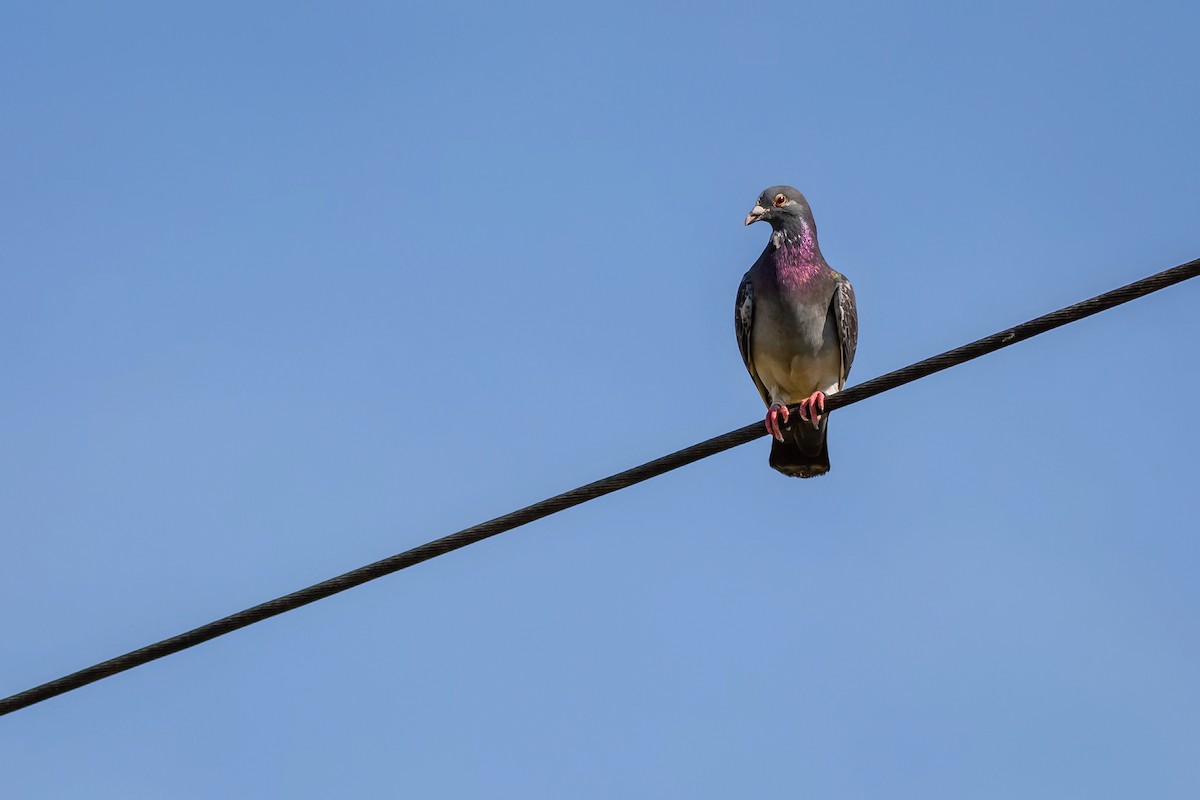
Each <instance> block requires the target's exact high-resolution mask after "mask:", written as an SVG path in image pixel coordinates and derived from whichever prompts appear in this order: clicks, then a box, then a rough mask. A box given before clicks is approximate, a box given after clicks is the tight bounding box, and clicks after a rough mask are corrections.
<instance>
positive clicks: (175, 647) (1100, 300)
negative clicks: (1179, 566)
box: [0, 259, 1200, 716]
mask: <svg viewBox="0 0 1200 800" xmlns="http://www.w3.org/2000/svg"><path fill="white" fill-rule="evenodd" d="M1197 275H1200V259H1196V260H1194V261H1189V262H1187V263H1186V264H1181V265H1179V266H1177V267H1173V268H1171V269H1168V270H1164V271H1163V272H1159V273H1156V274H1154V275H1151V276H1149V277H1147V278H1143V279H1142V280H1140V281H1136V282H1134V283H1131V284H1129V285H1127V286H1122V287H1121V288H1119V289H1114V290H1112V291H1110V292H1106V293H1104V294H1102V295H1098V296H1096V297H1093V298H1091V299H1090V300H1084V301H1083V302H1081V303H1076V304H1075V305H1072V306H1067V307H1066V308H1061V309H1059V310H1058V311H1053V312H1051V313H1049V314H1045V315H1044V316H1041V317H1038V318H1036V319H1032V320H1029V321H1028V322H1023V323H1021V324H1020V325H1017V326H1015V327H1012V328H1008V329H1006V330H1002V331H999V332H998V333H993V334H992V335H991V336H987V337H984V338H983V339H979V340H977V341H974V342H971V343H970V344H965V345H962V346H961V347H956V348H954V349H953V350H947V351H946V352H944V353H941V354H940V355H936V356H932V357H931V358H927V359H925V360H924V361H918V362H917V363H915V364H910V365H909V366H907V367H904V368H902V369H898V370H895V371H894V372H889V373H887V374H886V375H880V376H879V377H877V378H872V379H871V380H869V381H866V382H865V383H860V384H857V385H856V386H851V387H850V388H848V389H845V390H843V391H841V392H838V393H837V394H833V395H830V396H829V397H828V399H827V400H826V401H825V410H826V413H829V412H832V411H834V410H836V409H839V408H845V407H846V406H849V405H851V404H853V403H857V402H860V401H862V400H866V399H867V398H869V397H874V396H875V395H878V394H882V393H883V392H887V391H890V390H892V389H895V388H897V387H899V386H903V385H904V384H906V383H911V382H912V381H915V380H919V379H921V378H924V377H927V376H929V375H932V374H934V373H935V372H940V371H942V370H944V369H948V368H950V367H953V366H957V365H959V364H962V363H965V362H967V361H970V360H972V359H975V358H979V357H980V356H983V355H987V354H988V353H993V352H995V351H996V350H1000V349H1002V348H1004V347H1008V346H1010V345H1014V344H1016V343H1017V342H1022V341H1025V340H1026V339H1029V338H1032V337H1034V336H1037V335H1039V334H1042V333H1045V332H1046V331H1049V330H1053V329H1054V328H1058V327H1061V326H1063V325H1066V324H1068V323H1071V322H1075V321H1077V320H1081V319H1083V318H1084V317H1089V316H1091V315H1093V314H1098V313H1100V312H1101V311H1106V310H1108V309H1110V308H1113V307H1114V306H1119V305H1121V304H1122V303H1128V302H1129V301H1130V300H1135V299H1137V298H1139V297H1144V296H1145V295H1148V294H1150V293H1152V292H1157V291H1159V290H1160V289H1165V288H1167V287H1168V286H1173V285H1175V284H1177V283H1180V282H1182V281H1185V280H1188V279H1190V278H1194V277H1196V276H1197ZM797 408H798V407H793V408H792V410H793V411H795V410H797ZM765 435H766V429H765V427H764V426H763V423H762V421H761V420H759V421H755V422H753V423H751V424H750V425H746V426H745V427H742V428H738V429H737V430H733V431H730V432H728V433H725V434H722V435H721V436H715V437H713V438H711V439H708V440H706V441H703V442H700V443H698V444H694V445H692V446H691V447H685V448H684V449H682V450H678V451H676V452H674V453H671V454H669V455H665V456H662V457H661V458H656V459H654V460H653V461H648V462H646V463H645V464H642V465H640V466H637V467H634V468H633V469H628V470H625V471H624V472H618V473H616V474H615V475H610V476H608V477H607V478H602V479H600V480H598V481H594V482H592V483H589V484H587V485H585V486H580V487H578V488H576V489H572V490H571V491H569V492H563V493H562V494H558V495H555V496H554V497H551V498H548V499H546V500H542V501H540V502H538V503H534V504H533V505H530V506H526V507H525V508H522V509H519V510H517V511H513V512H511V513H508V514H505V515H503V516H500V517H496V518H495V519H491V520H488V521H487V522H482V523H480V524H478V525H473V526H471V527H469V528H464V529H463V530H461V531H458V532H457V533H452V534H450V535H449V536H443V537H442V538H440V539H435V540H433V541H431V542H426V543H425V544H423V545H420V546H418V547H414V548H412V549H411V550H405V551H404V552H403V553H398V554H396V555H394V556H391V557H389V558H385V559H382V560H380V561H376V562H374V563H373V564H368V565H366V566H364V567H359V568H358V569H355V570H351V571H350V572H347V573H345V574H343V575H338V576H337V577H335V578H330V579H329V580H325V581H322V582H320V583H317V584H313V585H312V586H308V587H306V588H304V589H300V590H299V591H296V592H292V593H291V594H288V595H284V596H283V597H277V598H275V599H274V600H268V601H267V602H265V603H261V604H259V605H256V606H253V607H252V608H247V609H245V610H242V611H239V612H237V613H236V614H231V615H229V616H227V617H223V618H221V619H218V620H215V621H213V622H209V623H207V624H205V625H201V626H200V627H198V628H193V629H192V630H190V631H187V632H185V633H181V634H179V635H177V636H172V637H170V638H169V639H163V640H162V641H160V642H155V643H154V644H151V645H147V646H146V647H142V648H140V649H138V650H133V651H131V652H129V653H125V654H124V655H120V656H117V657H116V658H111V659H109V660H108V661H102V662H100V663H99V664H94V665H93V666H90V667H87V668H86V669H82V670H79V671H78V672H74V673H71V674H70V675H65V676H63V677H61V678H58V679H56V680H53V681H50V682H48V683H43V684H42V685H40V686H35V687H34V688H32V689H27V690H26V691H23V692H20V693H18V694H14V695H12V696H10V697H6V698H4V699H3V700H0V716H3V715H4V714H9V713H12V712H13V711H17V710H19V709H22V708H26V707H28V706H31V705H33V704H35V703H40V702H42V701H43V700H48V699H50V698H52V697H56V696H58V695H60V694H65V693H66V692H69V691H72V690H73V689H78V688H80V687H81V686H86V685H87V684H89V683H94V682H96V681H98V680H102V679H104V678H108V677H111V676H113V675H116V674H117V673H120V672H124V671H126V670H129V669H133V668H134V667H138V666H141V665H142V664H146V663H148V662H150V661H154V660H155V659H159V658H162V657H163V656H168V655H171V654H173V653H178V652H179V651H181V650H186V649H187V648H189V647H194V646H196V645H198V644H201V643H202V642H207V641H208V640H210V639H215V638H217V637H218V636H224V635H225V634H227V633H231V632H233V631H236V630H238V629H240V628H245V627H246V626H248V625H253V624H254V623H256V622H262V621H263V620H265V619H269V618H271V617H274V616H277V615H279V614H283V613H285V612H287V611H293V610H295V609H297V608H300V607H301V606H304V605H308V604H309V603H313V602H316V601H317V600H321V599H323V598H326V597H329V596H330V595H334V594H337V593H339V592H344V591H346V590H347V589H351V588H353V587H355V586H358V585H360V584H363V583H366V582H367V581H373V580H375V579H376V578H382V577H383V576H385V575H390V574H392V573H393V572H398V571H399V570H402V569H407V568H408V567H411V566H414V565H416V564H420V563H421V562H423V561H428V560H429V559H431V558H436V557H438V556H440V555H445V554H446V553H449V552H451V551H453V550H458V549H459V548H462V547H466V546H467V545H470V544H475V543H476V542H479V541H482V540H484V539H487V538H489V537H492V536H495V535H496V534H499V533H504V532H505V531H509V530H512V529H513V528H517V527H519V526H521V525H525V524H527V523H530V522H533V521H534V520H538V519H542V518H543V517H548V516H550V515H551V514H557V513H558V512H559V511H563V510H565V509H568V508H571V507H572V506H577V505H580V504H581V503H586V502H588V501H589V500H595V499H596V498H598V497H603V496H604V495H606V494H610V493H611V492H615V491H618V490H619V489H625V488H627V487H629V486H633V485H634V484H636V483H641V482H642V481H646V480H649V479H650V478H654V477H656V476H658V475H662V474H663V473H666V472H670V471H671V470H675V469H678V468H680V467H683V466H686V465H688V464H691V463H692V462H694V461H699V460H700V459H703V458H708V457H709V456H711V455H715V454H717V453H720V452H723V451H725V450H729V449H731V448H733V447H737V446H739V445H742V444H745V443H747V442H750V441H753V440H755V439H758V438H760V437H762V436H765Z"/></svg>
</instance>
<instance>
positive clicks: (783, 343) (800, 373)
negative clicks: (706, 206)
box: [733, 186, 858, 478]
mask: <svg viewBox="0 0 1200 800" xmlns="http://www.w3.org/2000/svg"><path fill="white" fill-rule="evenodd" d="M759 220H765V221H766V222H769V223H770V224H771V241H770V242H768V243H767V248H766V249H765V250H763V252H762V255H761V256H759V257H758V260H757V261H755V262H754V266H752V267H750V270H749V271H748V272H747V273H746V275H745V277H743V278H742V283H741V285H740V286H739V287H738V292H737V303H736V306H735V308H734V320H733V321H734V330H735V332H736V333H737V342H738V349H739V350H740V351H741V353H742V360H743V361H744V362H746V369H747V370H748V371H749V372H750V377H751V379H752V380H753V381H754V385H755V386H756V387H758V393H759V394H760V395H762V399H763V402H764V403H766V405H767V407H768V411H767V418H766V425H767V432H768V433H770V434H771V437H772V442H771V458H770V465H771V466H772V467H773V468H774V469H776V470H778V471H779V472H782V473H783V474H784V475H791V476H793V477H797V478H812V477H815V476H817V475H824V474H825V473H826V472H828V471H829V448H828V445H827V444H826V440H825V436H826V431H827V426H828V424H829V418H828V417H827V416H825V398H826V397H827V396H828V395H831V394H834V393H835V392H838V391H840V390H841V389H842V387H844V386H845V385H846V376H847V375H849V374H850V365H851V364H853V363H854V351H855V350H856V349H857V347H858V311H857V309H856V308H855V304H854V289H853V288H852V287H851V286H850V281H848V280H847V279H846V276H845V275H843V274H841V273H840V272H836V271H835V270H833V269H832V268H831V267H830V266H829V265H828V264H826V263H825V258H824V257H823V256H822V255H821V248H820V247H819V246H818V245H817V225H816V223H815V222H813V216H812V210H811V209H809V207H808V201H807V200H805V199H804V195H802V194H800V192H798V191H796V190H795V189H793V188H792V187H791V186H772V187H771V188H770V189H767V190H766V191H764V192H763V193H762V194H761V195H759V197H758V202H757V203H755V205H754V208H753V209H751V211H750V214H749V216H747V217H746V224H747V225H751V224H753V223H755V222H758V221H759ZM795 403H799V404H800V411H799V414H798V416H799V417H800V419H799V420H791V421H789V416H790V414H789V411H788V405H791V404H795Z"/></svg>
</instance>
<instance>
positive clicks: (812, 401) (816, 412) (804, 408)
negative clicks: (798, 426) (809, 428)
mask: <svg viewBox="0 0 1200 800" xmlns="http://www.w3.org/2000/svg"><path fill="white" fill-rule="evenodd" d="M824 413H825V393H824V392H813V393H812V394H810V395H809V396H808V397H806V398H804V399H803V400H801V401H800V419H802V420H804V421H805V422H811V423H812V424H813V425H814V426H816V425H818V424H820V422H821V415H822V414H824Z"/></svg>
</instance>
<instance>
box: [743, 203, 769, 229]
mask: <svg viewBox="0 0 1200 800" xmlns="http://www.w3.org/2000/svg"><path fill="white" fill-rule="evenodd" d="M765 213H767V210H766V209H765V208H763V207H762V206H755V207H754V208H752V209H750V213H749V214H747V215H746V224H747V225H753V224H754V223H755V222H758V221H759V220H760V219H762V215H763V214H765Z"/></svg>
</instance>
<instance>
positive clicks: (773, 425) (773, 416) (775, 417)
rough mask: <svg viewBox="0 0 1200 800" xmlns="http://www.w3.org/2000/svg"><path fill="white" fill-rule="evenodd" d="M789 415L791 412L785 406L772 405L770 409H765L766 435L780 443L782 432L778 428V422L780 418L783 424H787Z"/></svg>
mask: <svg viewBox="0 0 1200 800" xmlns="http://www.w3.org/2000/svg"><path fill="white" fill-rule="evenodd" d="M790 413H791V412H790V411H788V407H787V406H785V405H781V404H779V403H772V404H771V407H770V408H769V409H767V433H769V434H771V435H772V436H774V437H775V438H776V439H778V440H779V441H781V442H782V441H783V430H782V429H781V428H780V425H779V420H780V418H781V417H782V418H783V422H784V424H787V421H788V415H789V414H790Z"/></svg>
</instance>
